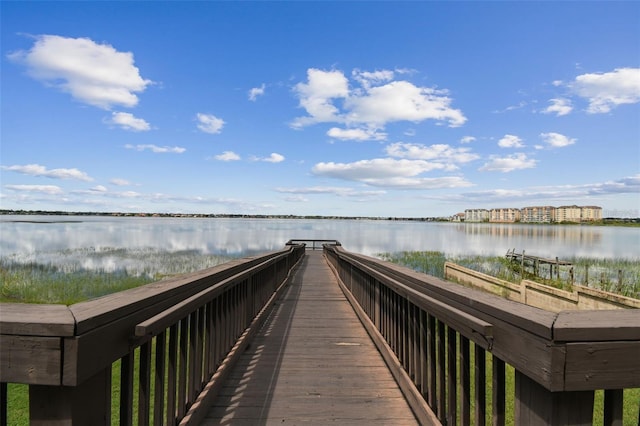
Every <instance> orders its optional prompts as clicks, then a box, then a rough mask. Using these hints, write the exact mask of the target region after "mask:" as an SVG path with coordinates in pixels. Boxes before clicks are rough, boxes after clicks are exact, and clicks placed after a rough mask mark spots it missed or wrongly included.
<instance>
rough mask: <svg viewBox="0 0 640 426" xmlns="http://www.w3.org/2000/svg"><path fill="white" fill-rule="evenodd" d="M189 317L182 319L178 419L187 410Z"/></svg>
mask: <svg viewBox="0 0 640 426" xmlns="http://www.w3.org/2000/svg"><path fill="white" fill-rule="evenodd" d="M188 336H189V317H188V316H187V317H185V318H183V319H182V320H180V347H179V355H180V357H179V364H178V366H179V370H178V371H179V374H178V419H181V418H183V417H184V415H185V413H186V412H187V368H188V366H187V344H188V342H189V337H188Z"/></svg>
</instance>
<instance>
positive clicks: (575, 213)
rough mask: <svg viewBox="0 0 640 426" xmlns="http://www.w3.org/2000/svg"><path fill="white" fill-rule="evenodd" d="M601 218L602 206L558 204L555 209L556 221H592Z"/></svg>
mask: <svg viewBox="0 0 640 426" xmlns="http://www.w3.org/2000/svg"><path fill="white" fill-rule="evenodd" d="M597 220H602V207H598V206H560V207H558V208H557V209H556V222H593V221H597Z"/></svg>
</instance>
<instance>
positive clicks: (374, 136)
mask: <svg viewBox="0 0 640 426" xmlns="http://www.w3.org/2000/svg"><path fill="white" fill-rule="evenodd" d="M327 136H329V137H331V138H334V139H341V140H352V141H371V140H374V141H381V140H385V139H386V138H387V134H386V133H382V132H378V131H376V130H372V129H340V128H337V127H332V128H331V129H329V131H328V132H327Z"/></svg>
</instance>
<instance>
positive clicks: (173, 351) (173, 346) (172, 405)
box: [166, 324, 178, 425]
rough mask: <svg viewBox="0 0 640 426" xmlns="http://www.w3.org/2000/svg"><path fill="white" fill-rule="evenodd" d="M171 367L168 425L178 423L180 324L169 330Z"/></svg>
mask: <svg viewBox="0 0 640 426" xmlns="http://www.w3.org/2000/svg"><path fill="white" fill-rule="evenodd" d="M167 350H168V352H169V365H168V371H167V422H166V424H167V425H174V424H175V422H176V382H177V372H178V324H174V325H172V326H171V328H170V329H169V347H168V349H167Z"/></svg>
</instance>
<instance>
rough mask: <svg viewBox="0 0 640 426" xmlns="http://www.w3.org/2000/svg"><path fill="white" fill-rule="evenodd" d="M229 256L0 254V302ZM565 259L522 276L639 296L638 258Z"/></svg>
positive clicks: (85, 292) (496, 269) (416, 263)
mask: <svg viewBox="0 0 640 426" xmlns="http://www.w3.org/2000/svg"><path fill="white" fill-rule="evenodd" d="M376 256H377V257H379V258H380V259H382V260H385V261H389V262H392V263H396V264H399V265H402V266H405V267H407V268H410V269H413V270H415V271H418V272H422V273H425V274H428V275H432V276H434V277H438V278H444V263H445V262H447V261H449V262H453V263H456V264H458V265H461V266H464V267H467V268H470V269H473V270H475V271H478V272H482V273H485V274H488V275H491V276H494V277H496V278H500V279H503V280H506V281H510V282H514V283H517V282H519V281H520V280H521V279H522V278H523V274H525V275H526V274H527V272H526V271H524V272H523V271H520V270H519V268H518V266H519V265H518V264H514V263H513V262H511V261H509V260H508V259H506V257H501V256H476V255H473V256H460V255H458V256H447V255H445V253H443V252H440V251H404V252H393V253H378V254H377V255H376ZM236 257H237V256H236ZM233 258H234V256H230V255H220V254H218V255H213V254H203V253H200V252H198V251H197V250H184V251H177V252H168V251H164V250H154V249H135V250H134V249H121V248H100V249H96V248H85V249H74V250H62V251H56V252H50V253H49V252H47V253H43V254H42V256H41V257H40V258H39V259H38V260H36V259H33V258H21V257H16V256H8V257H0V279H1V282H0V302H5V303H53V304H65V305H71V304H74V303H78V302H81V301H85V300H89V299H93V298H96V297H100V296H104V295H107V294H111V293H115V292H118V291H123V290H127V289H130V288H134V287H139V286H141V285H145V284H150V283H152V282H158V281H161V280H163V279H167V278H171V277H175V276H178V275H181V274H186V273H189V272H195V271H199V270H203V269H206V268H209V267H212V266H215V265H218V264H221V263H225V262H228V261H230V260H232V259H233ZM567 260H570V261H571V262H572V264H573V272H571V274H572V275H571V276H569V275H568V273H569V272H568V271H567V270H561V271H560V274H559V276H558V277H557V278H553V279H546V278H541V277H533V276H531V275H526V278H527V279H533V280H535V281H537V282H540V283H542V284H547V285H551V286H553V287H556V288H561V289H565V290H570V289H571V286H572V285H573V284H582V285H587V286H589V287H592V288H596V289H600V290H604V291H608V292H611V293H615V294H620V295H623V296H627V297H632V298H636V299H640V262H638V261H633V260H626V259H598V258H583V257H579V258H571V259H567ZM116 265H117V266H116Z"/></svg>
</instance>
